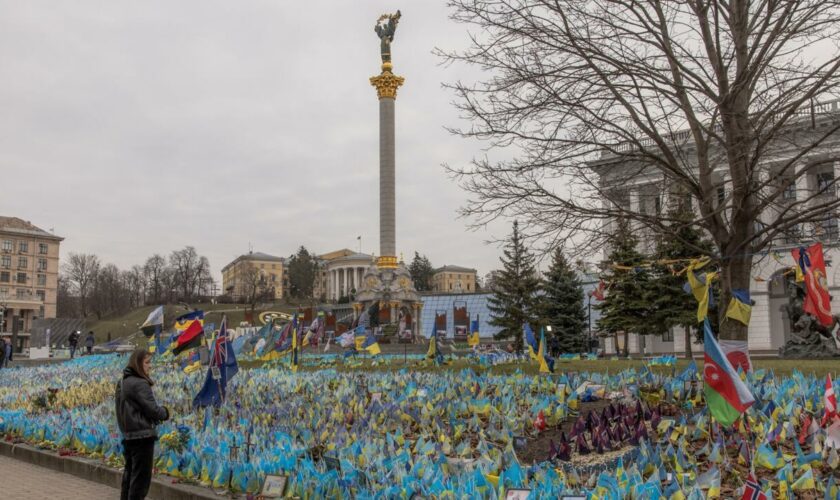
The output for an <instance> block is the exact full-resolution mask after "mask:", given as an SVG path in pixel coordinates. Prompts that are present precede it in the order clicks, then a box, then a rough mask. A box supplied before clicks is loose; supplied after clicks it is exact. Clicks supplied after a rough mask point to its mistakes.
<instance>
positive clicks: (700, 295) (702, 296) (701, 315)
mask: <svg viewBox="0 0 840 500" xmlns="http://www.w3.org/2000/svg"><path fill="white" fill-rule="evenodd" d="M708 263H709V260H708V259H702V260H694V261H692V262H691V264H689V265H688V268H687V269H686V273H685V274H686V277H687V278H688V285H689V286H690V287H691V293H692V295H694V298H695V299H697V322H698V323H702V322H703V320H704V319H706V316H707V315H708V314H709V287H710V286H711V285H712V280H714V279H715V278H716V277H717V273H706V274H705V275H704V279H703V280H700V279H698V278H697V275H696V274H694V270H695V269H699V268H701V267H703V266H705V265H706V264H708Z"/></svg>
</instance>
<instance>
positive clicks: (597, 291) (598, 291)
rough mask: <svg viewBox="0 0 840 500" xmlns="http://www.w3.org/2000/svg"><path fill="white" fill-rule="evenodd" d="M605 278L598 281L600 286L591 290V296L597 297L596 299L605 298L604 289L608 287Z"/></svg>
mask: <svg viewBox="0 0 840 500" xmlns="http://www.w3.org/2000/svg"><path fill="white" fill-rule="evenodd" d="M606 286H607V285H606V283H604V280H601V281H599V282H598V286H597V287H595V288H593V289H592V290H590V291H589V296H590V297H595V299H596V300H604V298H605V297H604V290H605V289H606Z"/></svg>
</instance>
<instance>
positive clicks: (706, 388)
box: [703, 318, 755, 426]
mask: <svg viewBox="0 0 840 500" xmlns="http://www.w3.org/2000/svg"><path fill="white" fill-rule="evenodd" d="M703 334H704V335H703V345H704V348H705V357H704V362H703V382H704V385H703V393H704V394H705V396H706V403H707V406H708V407H709V412H711V414H712V416H713V417H714V418H715V420H717V421H718V422H720V423H721V425H725V426H729V425H732V423H733V422H735V420H737V419H738V417H740V416H741V414H742V413H744V412H745V411H747V408H749V407H750V406H752V404H753V403H754V402H755V398H753V395H752V393H750V390H749V389H748V388H747V386H746V385H745V384H744V382H743V381H742V380H741V378H740V377H739V376H738V372H736V371H735V368H733V367H732V363H730V362H729V359H727V358H726V356H725V355H724V354H723V351H722V350H721V348H720V345H719V344H718V342H717V340H716V339H715V336H714V333H712V325H711V324H710V323H709V318H706V320H705V321H704V323H703Z"/></svg>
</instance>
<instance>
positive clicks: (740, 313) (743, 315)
mask: <svg viewBox="0 0 840 500" xmlns="http://www.w3.org/2000/svg"><path fill="white" fill-rule="evenodd" d="M751 316H752V306H750V305H749V304H744V303H743V302H741V301H740V300H738V299H736V298H735V297H732V298H731V299H730V300H729V307H728V308H726V317H727V318H732V319H734V320H737V321H740V322H741V323H743V324H745V325H749V324H750V317H751Z"/></svg>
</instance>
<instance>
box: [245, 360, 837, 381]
mask: <svg viewBox="0 0 840 500" xmlns="http://www.w3.org/2000/svg"><path fill="white" fill-rule="evenodd" d="M391 359H392V360H394V359H395V358H391ZM304 362H305V361H304ZM275 363H276V362H275ZM286 363H287V360H281V361H280V364H286ZM240 364H241V365H242V366H243V367H257V366H262V365H263V364H264V363H263V362H261V361H242V362H241V363H240ZM688 364H689V362H688V361H685V360H678V361H677V365H676V367H662V366H654V367H651V370H652V371H653V372H655V373H661V374H669V373H679V372H681V371H682V370H683V369H685V368H686V367H687V366H688ZM643 366H644V361H643V360H636V359H631V360H616V361H610V360H598V361H569V362H559V361H558V362H557V363H556V364H555V365H554V370H555V371H554V373H555V374H560V373H562V372H608V373H617V372H620V371H622V370H626V369H628V368H635V369H636V370H639V369H641V368H642V367H643ZM698 366H699V367H700V368H701V369H702V362H698ZM403 367H407V368H409V369H411V370H413V371H421V372H436V371H442V370H456V371H457V370H463V369H465V368H470V369H472V370H474V371H476V372H478V373H486V372H489V373H492V374H511V373H514V372H515V371H516V370H521V371H522V372H523V373H526V374H530V375H536V374H538V373H539V369H538V367H537V365H536V363H527V364H524V363H520V364H504V365H497V366H490V367H483V366H480V365H478V364H476V363H474V362H471V361H470V360H468V359H463V358H460V359H453V360H452V361H451V362H450V363H448V364H445V365H442V366H434V365H426V364H425V363H420V362H418V361H416V360H412V359H409V360H408V363H407V364H403V363H402V360H399V359H398V358H397V360H395V361H392V362H391V363H389V364H382V365H372V364H371V360H370V358H369V357H368V358H363V361H362V363H361V365H358V366H356V365H351V366H345V365H342V364H337V365H336V366H335V367H334V368H335V369H336V370H337V371H339V372H373V373H376V372H385V371H392V370H399V369H401V368H403ZM753 367H754V368H755V369H757V370H758V369H765V370H770V369H772V370H773V372H774V373H775V374H776V375H780V376H789V375H790V374H791V373H793V370H794V369H798V370H800V371H801V372H803V373H804V374H806V375H808V374H811V373H814V374H816V376H817V377H820V378H822V377H825V375H826V374H827V373H831V374H832V375H831V377H832V379H834V378H836V377H835V375H836V374H837V373H838V372H840V360H810V359H806V360H801V359H799V360H795V359H757V360H753ZM301 369H302V370H305V371H314V370H319V369H322V368H321V367H316V366H305V365H304V366H303V367H302V368H301Z"/></svg>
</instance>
